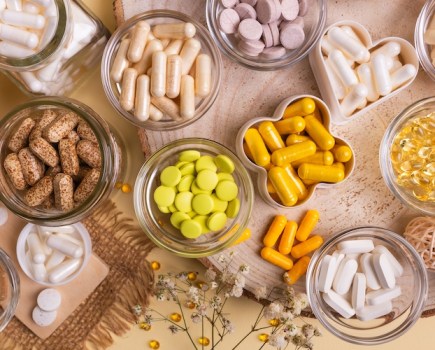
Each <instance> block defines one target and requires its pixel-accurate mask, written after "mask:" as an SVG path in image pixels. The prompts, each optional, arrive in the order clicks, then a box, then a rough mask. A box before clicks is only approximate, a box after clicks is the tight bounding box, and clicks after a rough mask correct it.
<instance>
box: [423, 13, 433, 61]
mask: <svg viewBox="0 0 435 350" xmlns="http://www.w3.org/2000/svg"><path fill="white" fill-rule="evenodd" d="M424 42H425V43H426V44H428V45H431V50H430V58H431V60H432V64H433V65H434V66H435V19H434V16H432V19H431V20H430V21H429V25H428V26H427V28H426V31H425V32H424Z"/></svg>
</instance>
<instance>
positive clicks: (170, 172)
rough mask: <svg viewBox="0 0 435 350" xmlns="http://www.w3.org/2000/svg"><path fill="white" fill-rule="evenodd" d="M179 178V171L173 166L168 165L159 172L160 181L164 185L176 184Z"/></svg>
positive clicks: (172, 185) (171, 185)
mask: <svg viewBox="0 0 435 350" xmlns="http://www.w3.org/2000/svg"><path fill="white" fill-rule="evenodd" d="M180 180H181V171H180V169H178V168H177V167H175V166H168V167H166V168H164V169H163V170H162V172H161V173H160V182H161V183H162V185H164V186H168V187H174V186H177V185H178V183H179V182H180Z"/></svg>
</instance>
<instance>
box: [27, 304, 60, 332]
mask: <svg viewBox="0 0 435 350" xmlns="http://www.w3.org/2000/svg"><path fill="white" fill-rule="evenodd" d="M56 317H57V311H50V312H47V311H44V310H41V308H40V307H39V306H35V308H34V309H33V311H32V320H33V322H35V323H36V324H37V325H38V326H39V327H48V326H50V325H51V324H53V322H54V321H55V320H56Z"/></svg>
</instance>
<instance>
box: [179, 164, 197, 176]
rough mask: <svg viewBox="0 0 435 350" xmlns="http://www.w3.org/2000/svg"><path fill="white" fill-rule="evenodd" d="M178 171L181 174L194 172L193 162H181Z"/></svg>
mask: <svg viewBox="0 0 435 350" xmlns="http://www.w3.org/2000/svg"><path fill="white" fill-rule="evenodd" d="M180 172H181V175H182V176H184V175H193V174H195V164H193V163H186V164H183V165H182V166H181V167H180Z"/></svg>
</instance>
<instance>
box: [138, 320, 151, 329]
mask: <svg viewBox="0 0 435 350" xmlns="http://www.w3.org/2000/svg"><path fill="white" fill-rule="evenodd" d="M139 328H140V329H143V330H144V331H149V330H151V325H150V324H149V323H148V322H140V323H139Z"/></svg>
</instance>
